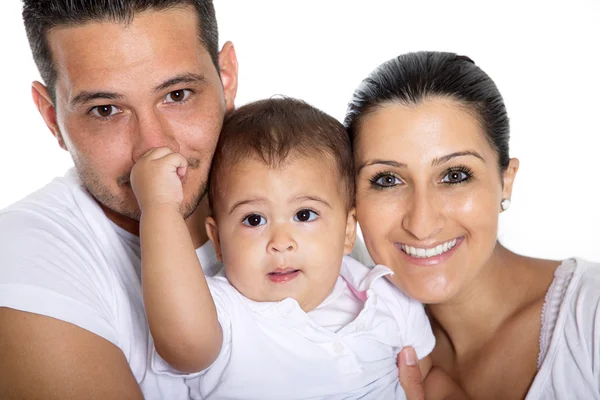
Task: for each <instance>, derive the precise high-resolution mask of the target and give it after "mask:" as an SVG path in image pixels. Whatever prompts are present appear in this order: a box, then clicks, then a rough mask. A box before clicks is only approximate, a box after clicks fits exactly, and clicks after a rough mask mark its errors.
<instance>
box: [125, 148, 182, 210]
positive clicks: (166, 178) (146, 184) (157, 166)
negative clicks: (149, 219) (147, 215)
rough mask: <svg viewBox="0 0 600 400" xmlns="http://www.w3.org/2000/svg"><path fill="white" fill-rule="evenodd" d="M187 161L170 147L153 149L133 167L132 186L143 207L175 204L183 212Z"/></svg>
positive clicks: (141, 208)
mask: <svg viewBox="0 0 600 400" xmlns="http://www.w3.org/2000/svg"><path fill="white" fill-rule="evenodd" d="M187 165H188V163H187V160H186V158H185V157H184V156H182V155H181V154H179V153H175V152H174V151H172V150H171V149H169V148H167V147H159V148H155V149H152V150H150V151H149V152H147V153H146V154H144V156H143V157H142V158H140V159H139V160H138V161H137V162H136V163H135V165H134V166H133V168H132V170H131V178H130V180H131V187H132V189H133V193H134V194H135V197H136V199H137V201H138V204H139V206H140V210H142V211H144V209H147V208H149V207H155V206H164V205H166V206H173V207H176V208H177V209H178V210H179V211H181V204H182V202H183V185H182V183H181V179H183V177H184V176H185V174H186V172H187Z"/></svg>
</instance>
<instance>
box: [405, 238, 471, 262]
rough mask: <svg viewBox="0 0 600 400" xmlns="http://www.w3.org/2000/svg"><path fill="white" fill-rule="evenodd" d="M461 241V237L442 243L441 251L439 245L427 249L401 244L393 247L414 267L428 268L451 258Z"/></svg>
mask: <svg viewBox="0 0 600 400" xmlns="http://www.w3.org/2000/svg"><path fill="white" fill-rule="evenodd" d="M463 240H464V236H461V237H458V238H455V239H452V240H449V241H447V242H444V243H443V244H441V246H442V248H441V249H440V248H439V246H440V245H438V246H434V247H431V248H427V249H424V248H418V247H417V246H410V245H406V244H403V243H394V246H396V248H397V249H398V250H400V252H401V253H402V256H403V257H404V259H405V260H407V261H408V262H410V263H412V264H416V265H423V266H430V265H437V264H439V263H442V262H444V261H446V260H447V259H449V258H450V257H452V255H453V254H454V253H455V252H456V250H457V249H458V248H459V247H460V245H461V244H462V242H463ZM444 247H445V248H444ZM436 248H437V249H436ZM434 249H436V250H434Z"/></svg>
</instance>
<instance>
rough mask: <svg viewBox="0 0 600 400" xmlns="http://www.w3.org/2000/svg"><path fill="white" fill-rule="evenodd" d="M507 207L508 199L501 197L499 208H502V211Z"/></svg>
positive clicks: (508, 204) (508, 205)
mask: <svg viewBox="0 0 600 400" xmlns="http://www.w3.org/2000/svg"><path fill="white" fill-rule="evenodd" d="M509 207H510V199H502V201H501V202H500V208H502V211H506V210H508V209H509Z"/></svg>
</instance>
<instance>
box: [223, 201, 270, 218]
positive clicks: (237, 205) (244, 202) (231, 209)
mask: <svg viewBox="0 0 600 400" xmlns="http://www.w3.org/2000/svg"><path fill="white" fill-rule="evenodd" d="M256 203H262V204H264V203H267V200H266V199H261V198H254V199H245V200H240V201H238V202H236V203H235V204H234V205H233V206H231V208H230V209H229V215H231V214H233V212H234V211H235V209H236V208H238V207H239V206H243V205H244V204H256Z"/></svg>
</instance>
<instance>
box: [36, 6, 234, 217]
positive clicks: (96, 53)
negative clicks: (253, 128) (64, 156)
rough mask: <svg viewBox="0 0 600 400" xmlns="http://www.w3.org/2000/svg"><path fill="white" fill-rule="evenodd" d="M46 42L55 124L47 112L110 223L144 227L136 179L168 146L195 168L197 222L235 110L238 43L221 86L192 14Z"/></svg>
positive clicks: (187, 200)
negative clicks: (140, 167) (228, 114)
mask: <svg viewBox="0 0 600 400" xmlns="http://www.w3.org/2000/svg"><path fill="white" fill-rule="evenodd" d="M48 41H49V45H50V49H51V51H52V55H53V60H54V63H55V68H56V70H57V73H58V79H57V82H56V103H55V107H54V110H55V120H54V121H53V119H52V107H49V108H50V112H44V111H43V110H42V109H41V108H40V111H41V112H42V115H43V116H44V118H45V120H46V122H47V124H48V126H49V127H50V128H51V130H53V132H54V134H55V136H56V137H57V138H58V140H59V143H60V144H61V146H62V147H63V148H66V149H67V150H68V151H69V152H70V153H71V156H72V157H73V161H74V163H75V167H76V169H77V172H78V174H79V176H80V178H81V180H82V181H83V183H84V184H85V186H86V187H87V188H88V190H89V191H90V192H91V194H92V195H93V196H94V197H95V198H96V199H97V200H98V201H99V202H100V203H101V205H102V206H103V208H104V210H105V212H107V214H108V215H109V217H111V218H112V219H113V220H115V221H116V222H119V221H121V222H124V220H128V219H133V220H138V219H139V215H140V211H139V208H138V204H137V201H136V199H135V197H134V195H133V192H132V190H131V186H130V183H129V174H130V171H131V168H132V166H133V164H134V163H135V162H136V161H137V160H138V159H139V158H140V157H141V156H143V155H144V154H145V153H146V152H147V151H148V150H150V149H152V148H155V147H162V146H165V147H169V148H170V149H172V150H173V151H175V152H179V153H181V154H182V155H183V156H184V157H186V158H187V159H188V161H189V164H190V168H189V169H188V174H187V175H186V177H185V179H184V182H183V183H184V185H183V188H184V211H185V213H186V216H187V215H189V214H191V213H192V212H193V211H194V209H195V208H196V206H197V204H198V202H199V201H200V199H201V198H202V196H203V194H204V192H205V188H206V182H207V177H208V171H209V167H210V163H211V160H212V156H213V152H214V149H215V146H216V142H217V139H218V135H219V131H220V129H221V125H222V122H223V116H224V113H225V111H226V109H228V108H232V107H233V100H234V97H235V91H236V83H237V64H236V61H235V52H234V50H233V47H232V46H231V44H227V45H226V46H225V47H224V49H223V51H222V52H221V56H220V64H222V65H221V77H222V82H221V79H220V77H219V73H218V72H217V70H216V68H215V66H214V64H213V62H212V60H211V58H210V55H209V53H208V51H207V50H206V49H205V48H204V46H203V45H202V44H201V42H200V41H199V33H198V23H197V16H196V13H195V11H194V9H193V8H187V7H181V8H174V9H169V10H167V11H146V12H143V13H139V14H137V15H136V16H135V18H134V19H133V21H131V23H129V24H123V23H115V22H90V23H87V24H83V25H77V26H68V27H57V28H54V29H52V30H51V31H50V32H49V33H48ZM42 89H44V88H43V87H42ZM34 91H35V86H34ZM34 98H35V94H34ZM38 102H39V101H38ZM38 107H40V106H39V105H38ZM48 116H50V118H48ZM123 216H125V217H127V218H123ZM131 222H133V221H131ZM124 223H125V225H127V222H124Z"/></svg>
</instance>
